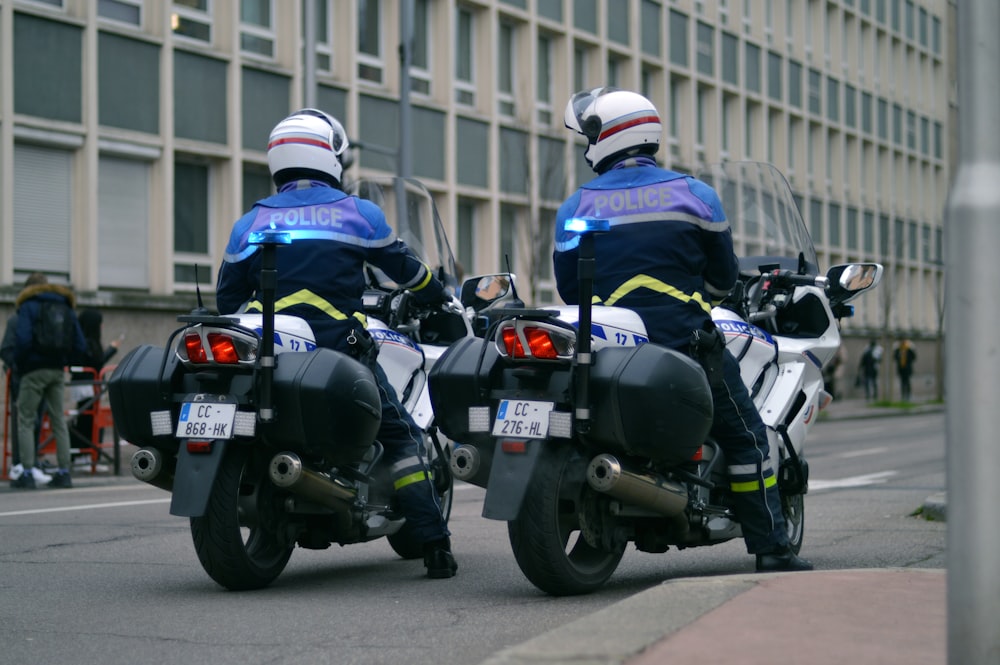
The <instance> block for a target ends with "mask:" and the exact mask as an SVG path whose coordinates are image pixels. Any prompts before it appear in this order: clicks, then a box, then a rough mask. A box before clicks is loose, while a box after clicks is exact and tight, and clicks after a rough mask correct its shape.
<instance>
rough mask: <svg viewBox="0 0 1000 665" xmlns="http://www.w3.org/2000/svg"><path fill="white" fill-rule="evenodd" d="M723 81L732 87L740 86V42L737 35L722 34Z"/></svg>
mask: <svg viewBox="0 0 1000 665" xmlns="http://www.w3.org/2000/svg"><path fill="white" fill-rule="evenodd" d="M722 80H723V81H724V82H725V83H729V84H731V85H739V84H740V42H739V38H738V37H737V36H736V35H733V34H730V33H728V32H723V33H722Z"/></svg>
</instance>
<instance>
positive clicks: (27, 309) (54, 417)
mask: <svg viewBox="0 0 1000 665" xmlns="http://www.w3.org/2000/svg"><path fill="white" fill-rule="evenodd" d="M75 304H76V297H75V296H74V295H73V292H72V291H71V290H70V289H69V288H67V287H65V286H61V285H59V284H49V281H48V279H47V278H46V277H45V275H44V274H42V273H39V272H35V273H32V274H31V275H30V276H29V277H28V279H27V280H26V281H25V283H24V289H23V290H22V291H21V293H19V294H18V296H17V300H16V301H15V305H16V307H17V325H16V326H15V334H14V337H15V347H14V355H15V363H16V366H17V369H18V372H20V375H21V385H20V387H19V391H18V396H17V414H18V419H17V420H18V422H17V430H18V431H17V441H18V447H19V450H20V453H21V464H22V466H23V467H24V469H25V472H24V473H22V474H21V476H20V477H19V478H18V479H17V480H16V481H15V483H14V487H19V488H22V489H34V488H35V487H36V482H35V475H34V473H33V472H29V470H31V469H34V467H35V464H36V457H37V454H36V448H37V446H38V440H37V438H36V437H35V428H34V422H35V414H36V413H37V411H38V405H39V404H40V403H41V401H42V400H45V404H46V410H47V411H48V414H49V423H50V424H51V425H52V433H53V435H54V436H55V439H56V463H57V466H58V470H57V471H56V473H55V474H54V475H53V476H52V479H51V480H50V481H49V483H48V486H49V487H72V485H73V483H72V480H71V479H70V473H69V470H70V465H71V462H72V460H71V459H70V445H69V428H68V427H67V425H66V418H65V417H64V416H63V408H62V406H63V390H64V387H65V384H66V376H65V367H66V365H67V364H68V363H69V361H70V358H71V357H73V356H74V355H76V354H83V353H86V352H87V344H86V342H85V341H84V338H83V331H82V330H81V329H80V323H79V321H78V320H77V318H76V312H75V311H73V307H74V306H75Z"/></svg>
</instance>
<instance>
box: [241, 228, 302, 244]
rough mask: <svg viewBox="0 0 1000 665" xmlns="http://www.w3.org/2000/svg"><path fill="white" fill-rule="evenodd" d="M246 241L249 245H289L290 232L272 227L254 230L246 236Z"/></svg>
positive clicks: (290, 241) (290, 242) (290, 240)
mask: <svg viewBox="0 0 1000 665" xmlns="http://www.w3.org/2000/svg"><path fill="white" fill-rule="evenodd" d="M247 242H248V243H250V244H251V245H291V244H292V234H291V233H289V232H288V231H275V230H274V229H267V230H266V231H254V232H253V233H251V234H250V237H248V238H247Z"/></svg>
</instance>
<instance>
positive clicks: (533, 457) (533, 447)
mask: <svg viewBox="0 0 1000 665" xmlns="http://www.w3.org/2000/svg"><path fill="white" fill-rule="evenodd" d="M503 443H504V439H498V440H497V442H496V447H495V448H494V450H493V464H492V466H491V467H490V479H489V482H488V483H487V485H486V499H485V500H484V501H483V517H485V518H487V519H491V520H503V521H505V522H509V521H511V520H513V519H514V518H516V517H517V514H518V513H519V512H521V503H523V502H524V494H525V492H527V490H528V484H529V483H530V482H531V477H532V476H533V475H534V473H535V465H536V464H537V463H538V459H539V457H541V454H542V450H543V449H544V446H545V441H544V440H543V439H532V440H530V441H525V442H524V452H516V453H511V452H505V451H504V450H503V448H502V446H503ZM517 443H521V442H517Z"/></svg>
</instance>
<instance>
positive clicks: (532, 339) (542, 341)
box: [524, 328, 559, 360]
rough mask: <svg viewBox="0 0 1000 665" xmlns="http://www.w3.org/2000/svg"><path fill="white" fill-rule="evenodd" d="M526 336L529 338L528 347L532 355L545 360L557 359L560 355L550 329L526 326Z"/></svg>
mask: <svg viewBox="0 0 1000 665" xmlns="http://www.w3.org/2000/svg"><path fill="white" fill-rule="evenodd" d="M524 336H525V337H527V338H528V348H529V349H531V355H533V356H534V357H536V358H544V359H545V360H555V359H556V358H558V357H559V354H558V353H557V352H556V345H555V342H553V341H552V336H551V334H550V333H549V331H548V330H545V329H544V328H525V329H524Z"/></svg>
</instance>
